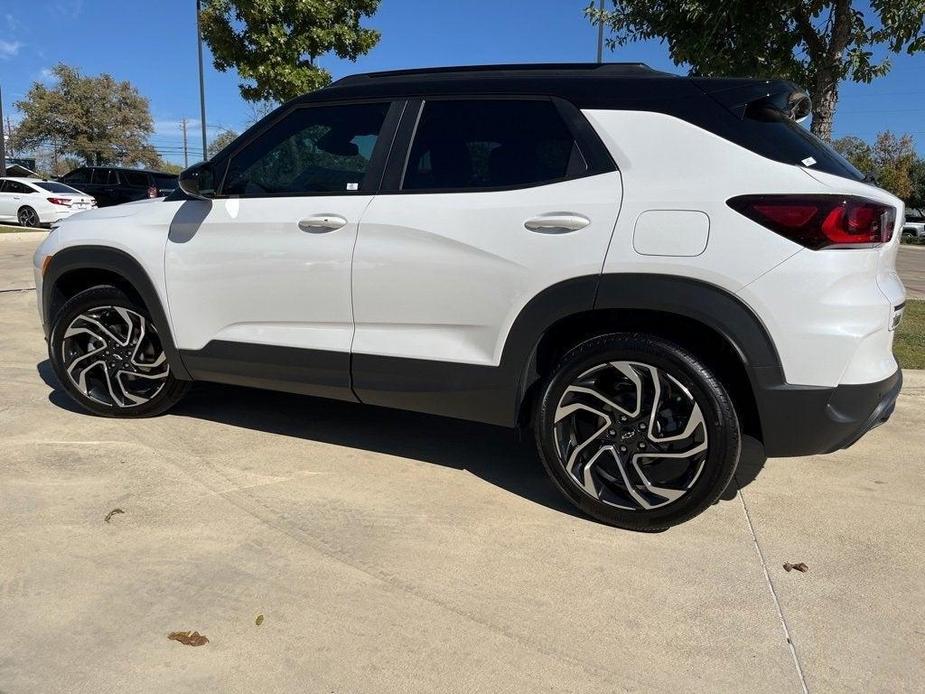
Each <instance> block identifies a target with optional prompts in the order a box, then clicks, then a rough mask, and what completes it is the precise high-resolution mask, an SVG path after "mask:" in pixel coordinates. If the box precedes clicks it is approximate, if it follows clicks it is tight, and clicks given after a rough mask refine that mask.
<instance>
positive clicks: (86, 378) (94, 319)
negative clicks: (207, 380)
mask: <svg viewBox="0 0 925 694" xmlns="http://www.w3.org/2000/svg"><path fill="white" fill-rule="evenodd" d="M48 356H49V358H50V359H51V363H52V365H53V366H54V369H55V374H56V375H57V377H58V380H59V381H60V383H61V384H62V386H63V387H64V390H65V391H66V392H67V393H68V395H70V396H71V397H72V398H73V399H74V400H75V401H76V402H77V403H78V404H80V405H81V406H82V407H84V408H85V409H87V410H90V411H91V412H94V413H96V414H99V415H103V416H106V417H150V416H153V415H158V414H161V413H163V412H165V411H167V410H168V409H169V408H170V407H172V406H173V405H174V404H175V403H176V402H177V401H178V400H179V399H180V398H181V397H183V394H184V393H185V392H186V391H187V390H188V388H189V382H188V381H181V380H178V379H177V378H175V377H174V375H173V373H172V372H171V369H170V363H169V360H168V357H167V354H166V353H165V351H164V347H163V344H162V342H161V335H160V334H159V333H158V329H157V326H156V325H155V324H154V322H153V321H152V320H151V316H150V314H149V313H148V311H147V310H146V309H145V307H144V306H143V305H141V304H140V302H138V301H136V300H134V299H132V298H130V297H129V296H127V295H126V293H125V292H124V291H122V290H121V289H119V288H117V287H113V286H111V285H98V286H95V287H91V288H89V289H85V290H84V291H82V292H79V293H78V294H76V295H75V296H73V297H71V298H70V299H68V300H67V301H66V302H65V303H64V305H63V306H62V307H61V308H60V309H59V310H58V311H57V312H56V313H55V316H54V320H53V321H52V325H51V332H50V334H49V336H48Z"/></svg>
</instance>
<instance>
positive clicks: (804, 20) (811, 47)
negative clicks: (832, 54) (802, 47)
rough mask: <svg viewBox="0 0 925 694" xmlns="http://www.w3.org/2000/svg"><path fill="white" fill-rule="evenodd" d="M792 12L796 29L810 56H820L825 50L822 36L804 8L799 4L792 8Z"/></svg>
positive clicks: (814, 58)
mask: <svg viewBox="0 0 925 694" xmlns="http://www.w3.org/2000/svg"><path fill="white" fill-rule="evenodd" d="M792 14H793V20H794V21H795V22H796V24H797V29H798V30H799V32H800V36H802V37H803V40H804V41H805V42H806V47H807V49H808V53H809V55H810V57H811V58H812V59H813V60H816V59H818V58H821V57H822V55H823V53H824V52H825V43H824V42H823V40H822V37H820V36H819V34H818V33H817V32H816V29H815V27H813V23H812V22H811V21H810V19H809V15H808V14H807V13H806V10H805V8H804V7H803V6H802V5H799V6H797V7H795V8H794V9H793V13H792Z"/></svg>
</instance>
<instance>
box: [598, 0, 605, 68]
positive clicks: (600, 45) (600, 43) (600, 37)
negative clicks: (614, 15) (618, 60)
mask: <svg viewBox="0 0 925 694" xmlns="http://www.w3.org/2000/svg"><path fill="white" fill-rule="evenodd" d="M597 62H599V63H603V62H604V0H601V20H600V22H598V25H597Z"/></svg>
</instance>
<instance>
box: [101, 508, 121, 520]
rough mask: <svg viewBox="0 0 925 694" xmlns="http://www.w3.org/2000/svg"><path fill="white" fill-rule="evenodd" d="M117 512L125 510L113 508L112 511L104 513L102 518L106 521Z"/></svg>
mask: <svg viewBox="0 0 925 694" xmlns="http://www.w3.org/2000/svg"><path fill="white" fill-rule="evenodd" d="M117 513H125V511H123V510H122V509H121V508H114V509H113V510H112V511H110V512H109V513H107V514H106V517H105V518H104V519H103V520H104V521H106V522H107V523H108V522H109V519H110V518H112V517H113V516H114V515H116V514H117Z"/></svg>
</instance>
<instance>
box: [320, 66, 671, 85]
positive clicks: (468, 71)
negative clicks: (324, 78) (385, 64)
mask: <svg viewBox="0 0 925 694" xmlns="http://www.w3.org/2000/svg"><path fill="white" fill-rule="evenodd" d="M486 73H499V74H501V75H505V76H511V75H513V74H524V73H527V74H529V73H545V74H546V75H553V74H557V75H560V76H565V75H574V74H576V73H585V74H586V75H588V76H595V77H655V76H661V77H667V76H674V75H671V74H670V73H667V72H660V71H658V70H653V69H652V68H651V67H649V66H648V65H646V64H645V63H512V64H501V65H451V66H446V67H428V68H413V69H407V70H387V71H384V72H366V73H359V74H355V75H348V76H347V77H342V78H341V79H339V80H337V81H336V82H334V83H332V84H331V86H332V87H333V86H335V85H336V86H338V87H342V86H346V85H349V84H355V83H358V82H364V81H367V80H376V79H382V78H389V77H411V78H413V77H429V76H436V77H450V76H457V75H458V76H460V77H464V76H467V75H478V76H485V75H486Z"/></svg>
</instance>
